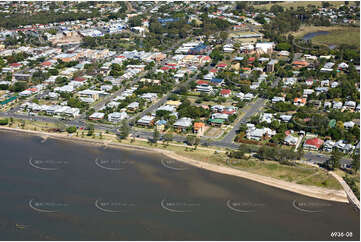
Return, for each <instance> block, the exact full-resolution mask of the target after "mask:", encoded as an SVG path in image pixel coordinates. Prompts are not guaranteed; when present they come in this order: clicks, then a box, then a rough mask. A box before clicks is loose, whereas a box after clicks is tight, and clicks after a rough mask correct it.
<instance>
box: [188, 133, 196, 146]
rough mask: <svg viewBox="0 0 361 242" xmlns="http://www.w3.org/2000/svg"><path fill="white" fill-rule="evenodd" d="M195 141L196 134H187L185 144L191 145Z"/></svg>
mask: <svg viewBox="0 0 361 242" xmlns="http://www.w3.org/2000/svg"><path fill="white" fill-rule="evenodd" d="M195 143H196V136H194V135H188V136H187V144H188V145H190V146H193V145H194V144H195Z"/></svg>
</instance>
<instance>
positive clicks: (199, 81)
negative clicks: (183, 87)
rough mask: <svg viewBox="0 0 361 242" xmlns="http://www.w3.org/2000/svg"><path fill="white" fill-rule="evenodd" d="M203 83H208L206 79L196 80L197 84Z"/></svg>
mask: <svg viewBox="0 0 361 242" xmlns="http://www.w3.org/2000/svg"><path fill="white" fill-rule="evenodd" d="M204 84H209V82H208V81H204V80H198V81H197V85H204Z"/></svg>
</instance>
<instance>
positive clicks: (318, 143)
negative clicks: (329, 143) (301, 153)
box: [305, 138, 323, 149]
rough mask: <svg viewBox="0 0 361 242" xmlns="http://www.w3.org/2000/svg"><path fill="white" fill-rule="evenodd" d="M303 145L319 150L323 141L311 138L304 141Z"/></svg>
mask: <svg viewBox="0 0 361 242" xmlns="http://www.w3.org/2000/svg"><path fill="white" fill-rule="evenodd" d="M305 144H306V145H309V146H314V147H316V148H317V149H319V148H320V147H321V145H322V144H323V140H322V139H319V138H312V139H308V140H306V142H305Z"/></svg>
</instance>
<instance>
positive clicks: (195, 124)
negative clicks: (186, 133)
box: [193, 122, 205, 129]
mask: <svg viewBox="0 0 361 242" xmlns="http://www.w3.org/2000/svg"><path fill="white" fill-rule="evenodd" d="M204 126H205V124H204V123H202V122H195V123H194V125H193V128H194V129H200V128H202V127H204Z"/></svg>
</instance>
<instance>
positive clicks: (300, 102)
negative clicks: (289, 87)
mask: <svg viewBox="0 0 361 242" xmlns="http://www.w3.org/2000/svg"><path fill="white" fill-rule="evenodd" d="M306 101H307V99H306V98H298V97H296V98H295V99H294V100H293V104H294V105H296V106H301V107H303V106H305V104H306Z"/></svg>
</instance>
